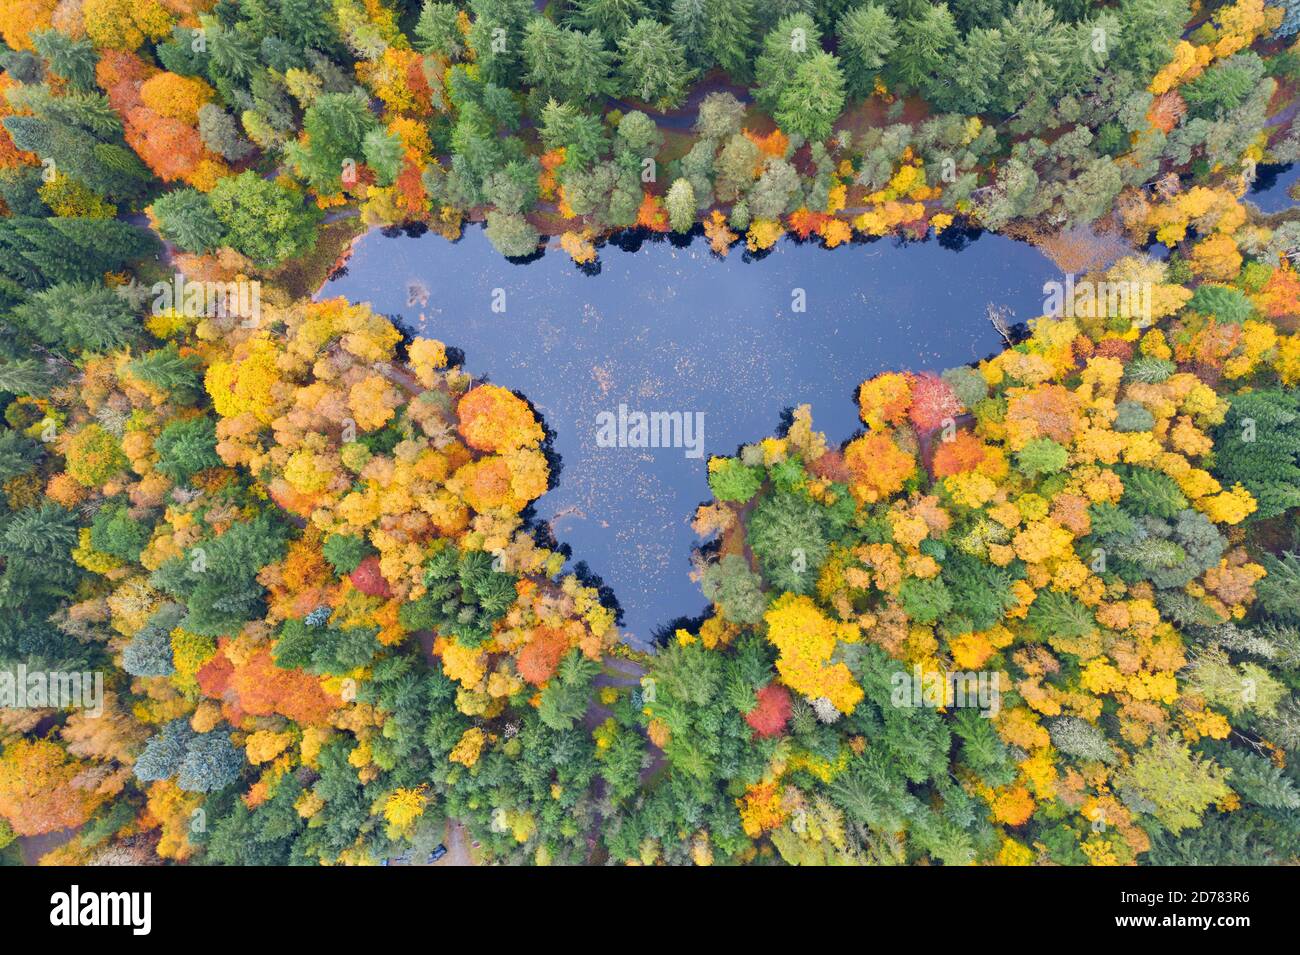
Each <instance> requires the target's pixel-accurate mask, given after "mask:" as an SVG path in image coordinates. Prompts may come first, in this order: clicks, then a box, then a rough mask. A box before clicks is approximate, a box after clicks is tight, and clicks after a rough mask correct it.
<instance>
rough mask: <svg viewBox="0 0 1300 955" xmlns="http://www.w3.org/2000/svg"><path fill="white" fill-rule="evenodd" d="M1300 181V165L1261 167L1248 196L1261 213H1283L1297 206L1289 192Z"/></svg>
mask: <svg viewBox="0 0 1300 955" xmlns="http://www.w3.org/2000/svg"><path fill="white" fill-rule="evenodd" d="M1296 179H1300V165H1296V164H1295V163H1289V164H1287V165H1285V166H1261V167H1260V168H1259V175H1258V178H1256V179H1255V182H1254V183H1253V184H1252V185H1251V187H1250V194H1249V195H1247V196H1246V198H1247V199H1249V200H1250V201H1251V202H1253V203H1254V204H1255V206H1256V208H1258V209H1259V211H1260V212H1268V213H1273V212H1281V211H1282V210H1284V209H1290V208H1291V207H1292V206H1293V205H1295V204H1296V203H1295V200H1294V199H1292V198H1291V196H1290V195H1288V193H1287V190H1288V189H1290V188H1291V186H1292V184H1293V183H1294V182H1295V181H1296Z"/></svg>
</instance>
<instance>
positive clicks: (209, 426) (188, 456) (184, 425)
mask: <svg viewBox="0 0 1300 955" xmlns="http://www.w3.org/2000/svg"><path fill="white" fill-rule="evenodd" d="M154 451H155V452H157V454H158V458H159V460H158V463H157V464H156V465H154V467H155V469H156V470H157V471H158V473H160V474H163V475H165V476H166V477H168V478H169V479H171V480H172V481H175V482H176V483H178V484H180V483H183V482H185V481H188V480H189V479H190V478H191V477H193V476H194V475H195V474H197V473H198V472H199V471H202V470H205V469H207V468H217V467H221V458H220V457H218V456H217V430H216V425H215V424H214V423H213V421H212V419H211V418H207V417H202V418H185V419H182V420H180V421H173V422H170V423H169V424H168V425H167V426H166V427H165V428H163V429H162V432H161V433H160V434H159V435H158V437H157V439H156V440H155V441H154Z"/></svg>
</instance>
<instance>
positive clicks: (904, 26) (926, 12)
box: [890, 3, 957, 90]
mask: <svg viewBox="0 0 1300 955" xmlns="http://www.w3.org/2000/svg"><path fill="white" fill-rule="evenodd" d="M956 42H957V28H956V26H955V25H954V23H953V19H952V14H951V13H949V12H948V7H947V6H946V5H945V4H933V3H924V4H922V5H921V6H920V8H919V9H918V10H917V12H916V15H915V16H912V17H907V18H905V19H900V20H899V22H898V46H897V47H896V48H895V50H894V54H893V57H892V59H891V62H890V73H891V76H892V79H893V81H894V82H896V83H898V84H899V85H901V86H903V87H904V88H906V89H912V90H915V89H925V88H928V86H929V85H930V81H931V78H932V77H933V76H934V75H935V73H936V71H937V70H938V69H939V68H940V67H941V65H942V64H943V63H944V61H945V60H946V59H947V57H948V55H949V53H950V51H951V50H952V49H953V47H954V46H955V45H956Z"/></svg>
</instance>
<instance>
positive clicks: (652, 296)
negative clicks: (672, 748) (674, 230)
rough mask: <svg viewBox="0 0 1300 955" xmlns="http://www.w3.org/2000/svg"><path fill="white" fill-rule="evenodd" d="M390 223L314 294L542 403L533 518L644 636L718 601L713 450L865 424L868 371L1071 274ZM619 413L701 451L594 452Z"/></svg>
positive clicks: (973, 236)
mask: <svg viewBox="0 0 1300 955" xmlns="http://www.w3.org/2000/svg"><path fill="white" fill-rule="evenodd" d="M393 231H394V230H389V234H383V233H381V232H378V231H375V232H372V233H370V234H369V235H367V236H365V237H363V238H362V239H360V240H358V242H357V244H356V246H355V251H354V253H353V255H352V258H351V260H350V261H349V263H348V266H347V269H346V270H345V271H344V272H343V273H341V274H339V275H338V276H336V277H335V278H334V279H332V280H331V281H330V282H327V283H326V285H325V286H324V287H323V288H322V289H321V291H320V292H319V293H318V296H317V297H318V298H324V297H332V296H337V295H343V296H345V297H347V298H348V299H349V300H351V301H353V302H369V303H370V304H371V306H372V307H373V308H374V309H375V310H376V311H378V312H382V313H384V314H386V315H388V316H390V317H392V318H393V319H394V320H396V321H398V322H400V323H401V324H402V325H403V326H404V327H405V328H407V329H408V330H410V331H412V332H414V333H417V334H422V335H425V336H427V337H432V338H438V339H440V340H442V341H443V342H445V343H446V344H447V345H448V346H450V347H454V348H457V349H459V350H460V351H462V352H463V353H464V356H465V357H464V360H465V367H466V369H467V370H468V371H469V372H470V373H471V374H474V375H476V376H479V377H480V378H482V379H487V380H491V381H493V382H495V383H497V384H500V385H502V386H504V387H507V388H510V389H511V390H515V391H518V392H520V393H521V394H523V395H524V396H526V397H527V398H528V399H529V400H530V401H531V402H532V404H533V406H534V407H535V408H536V410H537V411H538V412H539V413H540V414H541V415H542V416H543V417H544V419H545V424H546V427H547V428H548V429H549V430H550V431H552V432H554V439H553V443H552V449H553V452H554V454H555V455H556V456H558V459H559V463H560V464H561V465H562V468H561V473H560V475H559V478H558V482H557V484H556V486H555V487H554V488H553V489H552V490H551V491H550V492H548V493H547V494H546V495H545V496H544V497H543V498H542V499H541V500H540V501H539V502H537V504H536V506H535V515H536V518H537V519H538V520H540V521H545V522H548V523H549V524H550V527H551V530H552V532H553V533H554V536H555V538H556V539H557V540H558V541H559V542H561V543H563V544H567V545H569V546H570V547H571V548H572V554H573V563H574V564H576V563H577V562H578V561H582V562H585V564H586V565H587V567H588V568H589V570H590V572H591V573H592V574H594V575H596V576H599V577H600V578H601V579H602V580H603V582H604V583H605V584H606V585H607V586H608V587H609V588H611V591H612V593H613V595H614V596H616V598H617V600H618V602H619V604H620V605H621V607H622V610H623V614H624V620H623V624H624V632H625V636H626V637H627V638H628V639H629V641H630V642H632V643H634V644H640V645H644V644H646V643H647V642H648V641H649V640H650V638H651V636H652V634H653V632H654V631H655V630H656V629H657V628H659V627H661V626H662V625H664V624H665V623H667V622H668V621H670V620H673V619H674V618H678V617H683V616H685V617H690V616H694V615H696V614H698V613H700V612H702V611H703V610H704V609H705V608H706V607H707V603H708V602H707V601H706V600H705V599H704V597H703V596H702V595H701V593H700V591H699V587H698V585H697V584H696V583H695V582H693V581H692V580H691V579H690V576H689V574H690V556H691V552H692V549H693V548H694V547H695V546H697V545H698V544H700V543H701V541H700V539H699V538H698V537H696V535H695V534H694V533H693V532H692V530H691V529H690V526H689V523H690V520H691V518H692V516H693V514H694V511H695V508H696V506H697V505H699V504H700V503H702V502H704V501H706V500H707V499H708V498H709V497H710V494H709V489H708V483H707V478H706V474H707V469H706V468H707V458H708V457H709V456H710V455H715V454H734V453H735V452H736V450H737V448H738V447H739V446H740V445H741V444H743V443H748V442H755V441H758V440H761V439H762V438H764V437H766V436H768V435H770V434H772V433H773V432H774V431H775V430H776V429H777V428H778V427H779V426H780V425H781V422H782V418H783V414H785V413H787V412H788V411H789V409H791V408H793V407H794V406H795V405H798V404H804V403H808V404H811V405H812V409H813V424H814V426H815V427H816V428H817V429H818V430H821V431H824V432H825V433H826V435H827V438H828V440H830V441H831V442H832V443H838V442H841V441H844V440H847V439H848V438H850V437H852V436H853V435H854V434H855V433H857V432H858V431H859V430H860V429H861V424H860V422H859V420H858V417H857V408H856V405H855V402H854V394H855V390H856V388H857V385H858V384H859V383H860V382H861V381H862V380H863V379H865V378H868V377H870V376H872V375H874V374H877V373H879V372H882V371H886V370H891V369H907V370H926V369H928V370H935V371H939V370H942V369H944V368H950V367H953V366H956V365H962V364H966V363H969V362H973V361H976V360H978V359H980V358H983V357H985V356H987V355H989V354H991V353H994V352H996V351H997V350H999V348H1000V347H1001V340H1000V338H999V337H998V335H997V334H996V333H995V332H994V330H993V329H992V327H991V326H990V324H989V323H988V321H987V319H986V316H985V309H986V306H987V304H988V303H990V302H991V303H995V304H997V305H1001V306H1007V307H1009V308H1010V309H1011V311H1012V313H1013V315H1014V318H1015V320H1017V321H1024V320H1027V319H1029V318H1032V317H1035V316H1037V315H1039V314H1040V313H1041V312H1042V311H1043V291H1042V287H1043V283H1044V282H1047V281H1055V280H1059V279H1060V278H1061V276H1060V274H1059V271H1058V270H1057V269H1056V267H1055V266H1054V265H1053V264H1052V263H1051V262H1050V261H1049V260H1048V259H1047V258H1045V257H1044V256H1043V255H1041V254H1040V253H1039V252H1038V251H1036V250H1035V249H1034V248H1033V247H1031V246H1029V245H1025V244H1022V243H1019V242H1015V241H1013V240H1011V239H1008V238H1005V237H1003V236H998V235H993V234H988V233H983V234H981V233H979V232H970V233H958V232H953V233H952V234H950V235H947V236H945V241H944V242H943V243H940V242H938V241H935V240H933V239H930V240H927V241H923V242H908V243H902V242H900V241H897V240H891V239H882V240H878V241H875V242H867V243H854V244H852V245H846V246H842V247H840V248H838V249H834V250H826V249H823V248H822V247H821V246H820V245H819V244H815V243H803V244H801V243H797V242H794V241H789V240H786V241H782V242H781V243H779V244H778V245H777V246H776V247H775V248H773V249H772V250H771V251H770V252H769V253H767V254H765V255H763V256H762V257H761V260H759V261H752V260H750V259H751V257H749V256H746V255H743V254H742V252H743V247H742V248H738V249H733V251H732V253H731V255H730V256H729V257H728V258H726V259H725V260H723V259H719V258H718V257H717V256H715V255H713V254H712V253H711V252H710V251H709V248H708V244H707V243H706V242H705V241H704V240H703V239H702V238H696V239H695V240H694V241H689V240H683V239H681V238H680V237H678V238H677V239H675V240H674V241H668V240H666V239H664V238H663V237H655V240H654V241H645V240H644V238H645V237H644V236H641V235H639V234H635V233H629V234H625V235H623V236H620V237H618V238H617V240H616V241H614V242H611V243H610V244H609V245H606V246H605V247H604V248H602V249H601V257H600V258H601V261H600V265H599V268H598V269H595V268H586V269H580V268H579V267H577V266H575V264H574V263H573V262H572V261H571V260H570V259H569V257H568V256H567V255H566V254H565V253H564V252H562V251H561V250H559V249H558V248H556V249H550V250H548V251H547V252H545V254H543V255H541V256H537V257H533V259H532V260H530V261H529V262H528V263H527V264H518V263H513V262H511V261H508V260H506V259H503V258H502V257H501V255H500V254H499V253H497V252H496V251H495V250H494V249H493V248H492V247H491V245H490V244H489V243H488V241H487V238H486V236H485V235H484V233H483V231H482V229H478V228H473V229H469V230H467V231H466V233H465V234H464V236H463V237H462V238H461V239H460V240H459V241H457V242H454V243H452V242H448V241H447V240H445V239H443V238H441V237H440V236H437V235H434V234H425V235H418V236H410V235H405V234H398V235H393V234H391V233H392V232H393ZM958 250H960V251H958ZM799 290H802V296H803V298H804V300H805V311H802V312H800V311H796V310H795V309H796V307H797V302H798V299H799V297H800V292H799ZM502 296H504V308H505V310H504V312H499V311H494V310H493V305H494V302H495V303H496V304H497V305H498V307H499V306H500V302H501V297H502ZM620 404H624V405H626V406H627V408H628V410H629V412H631V411H638V410H639V411H643V412H647V413H648V412H654V411H659V412H683V413H695V412H702V413H703V415H704V418H703V421H704V431H703V434H704V439H703V442H702V448H700V450H701V452H702V454H701V456H700V457H698V458H693V457H688V456H687V450H686V449H683V448H629V447H621V448H620V447H600V446H598V445H597V440H596V432H597V416H598V415H599V414H600V413H601V412H611V413H615V414H616V413H617V411H618V406H619V405H620Z"/></svg>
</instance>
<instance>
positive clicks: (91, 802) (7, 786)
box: [0, 738, 108, 836]
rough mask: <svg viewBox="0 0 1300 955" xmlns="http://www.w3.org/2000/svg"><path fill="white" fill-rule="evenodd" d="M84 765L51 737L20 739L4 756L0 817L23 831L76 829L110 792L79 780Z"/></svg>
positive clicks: (0, 766)
mask: <svg viewBox="0 0 1300 955" xmlns="http://www.w3.org/2000/svg"><path fill="white" fill-rule="evenodd" d="M84 769H85V767H84V766H82V765H81V764H80V763H78V762H77V761H76V760H74V759H71V758H69V756H68V754H67V753H66V752H65V751H64V750H63V748H62V747H61V746H59V745H58V744H57V743H55V742H52V741H51V740H29V739H23V738H19V739H18V740H16V741H15V742H13V743H10V744H8V745H6V746H5V749H4V754H3V756H0V817H3V818H4V819H5V820H6V821H7V822H8V823H9V825H10V826H12V827H13V831H14V832H15V833H17V834H18V835H20V836H38V835H42V834H44V833H47V832H58V831H59V830H60V829H73V828H76V827H77V826H80V825H82V824H83V823H84V822H86V821H87V820H88V819H89V818H90V817H91V816H92V815H93V814H94V812H95V810H96V809H97V808H98V807H99V806H101V805H102V804H103V803H104V801H105V800H106V799H107V798H108V793H107V792H104V791H98V790H96V789H95V788H94V787H91V786H85V785H78V777H80V776H81V774H82V773H83V771H84Z"/></svg>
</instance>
